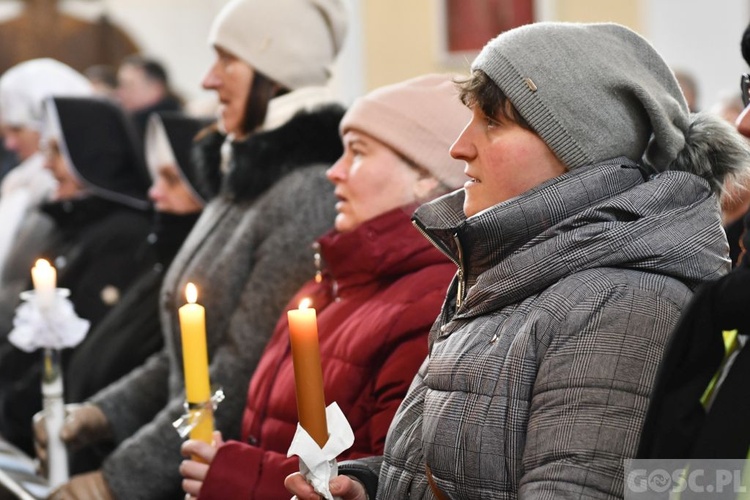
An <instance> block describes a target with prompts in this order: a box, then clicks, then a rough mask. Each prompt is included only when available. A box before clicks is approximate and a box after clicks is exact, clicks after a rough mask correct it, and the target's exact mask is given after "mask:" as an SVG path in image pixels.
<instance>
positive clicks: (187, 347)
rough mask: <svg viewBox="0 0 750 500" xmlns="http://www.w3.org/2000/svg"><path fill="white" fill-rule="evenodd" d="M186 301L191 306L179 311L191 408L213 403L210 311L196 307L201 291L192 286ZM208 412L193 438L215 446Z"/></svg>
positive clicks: (186, 394)
mask: <svg viewBox="0 0 750 500" xmlns="http://www.w3.org/2000/svg"><path fill="white" fill-rule="evenodd" d="M185 297H186V298H187V301H188V303H187V304H185V305H184V306H182V307H180V309H179V315H180V331H181V333H182V362H183V369H184V371H185V397H186V398H187V402H188V405H191V404H192V405H202V404H206V403H208V401H209V400H210V399H211V383H210V381H209V377H208V349H207V348H206V309H205V308H204V307H203V306H202V305H200V304H196V301H197V300H198V290H197V289H196V288H195V285H193V284H192V283H188V284H187V286H186V287H185ZM204 411H205V412H206V414H205V415H204V416H203V419H202V420H201V422H200V423H199V424H198V425H197V426H196V427H195V428H193V430H191V431H190V438H191V439H198V440H201V441H204V442H206V443H211V442H212V440H213V436H212V433H213V430H214V419H213V414H212V412H211V411H208V410H204Z"/></svg>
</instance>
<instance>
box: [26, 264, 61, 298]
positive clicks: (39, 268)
mask: <svg viewBox="0 0 750 500" xmlns="http://www.w3.org/2000/svg"><path fill="white" fill-rule="evenodd" d="M31 281H32V282H33V283H34V292H35V293H36V296H37V298H38V300H39V304H40V305H42V306H49V305H51V304H52V303H53V302H54V300H55V293H56V288H57V271H56V270H55V268H54V267H52V265H51V264H50V263H49V261H46V260H44V259H39V260H37V261H36V263H35V264H34V267H32V268H31Z"/></svg>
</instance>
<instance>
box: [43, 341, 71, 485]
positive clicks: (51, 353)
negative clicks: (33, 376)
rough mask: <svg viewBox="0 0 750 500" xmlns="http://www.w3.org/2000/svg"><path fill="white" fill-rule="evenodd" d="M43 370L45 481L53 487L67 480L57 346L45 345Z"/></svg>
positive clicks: (63, 410) (60, 378)
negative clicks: (45, 448)
mask: <svg viewBox="0 0 750 500" xmlns="http://www.w3.org/2000/svg"><path fill="white" fill-rule="evenodd" d="M43 366H44V370H43V372H42V407H43V409H44V424H45V427H46V430H47V467H48V471H47V483H48V485H49V487H50V488H51V489H55V488H57V487H58V486H60V485H61V484H63V483H66V482H67V481H68V475H69V474H68V454H67V451H66V449H65V443H63V442H62V439H60V430H61V429H62V426H63V422H64V421H65V402H64V400H63V378H62V369H61V365H60V351H59V350H58V349H48V348H45V349H44V364H43Z"/></svg>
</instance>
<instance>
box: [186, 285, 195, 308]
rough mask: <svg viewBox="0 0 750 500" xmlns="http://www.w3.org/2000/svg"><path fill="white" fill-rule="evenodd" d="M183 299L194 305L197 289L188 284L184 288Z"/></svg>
mask: <svg viewBox="0 0 750 500" xmlns="http://www.w3.org/2000/svg"><path fill="white" fill-rule="evenodd" d="M185 298H186V299H187V301H188V302H189V303H190V304H195V302H196V301H197V300H198V289H197V288H196V287H195V285H193V284H192V283H188V284H187V286H186V287H185Z"/></svg>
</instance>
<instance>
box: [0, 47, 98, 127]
mask: <svg viewBox="0 0 750 500" xmlns="http://www.w3.org/2000/svg"><path fill="white" fill-rule="evenodd" d="M93 93H94V90H93V88H92V87H91V84H90V83H89V81H88V80H87V79H86V77H85V76H83V75H81V74H80V73H78V72H77V71H76V70H74V69H73V68H71V67H70V66H67V65H65V64H63V63H61V62H59V61H56V60H54V59H46V58H45V59H31V60H29V61H26V62H22V63H20V64H17V65H15V66H13V67H12V68H10V69H9V70H8V71H6V72H5V73H4V74H3V76H2V78H0V123H2V124H5V125H12V126H21V127H29V128H33V129H34V130H41V128H42V112H43V107H42V103H43V102H44V99H45V98H46V97H49V96H66V97H76V96H80V97H84V96H90V95H93Z"/></svg>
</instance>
